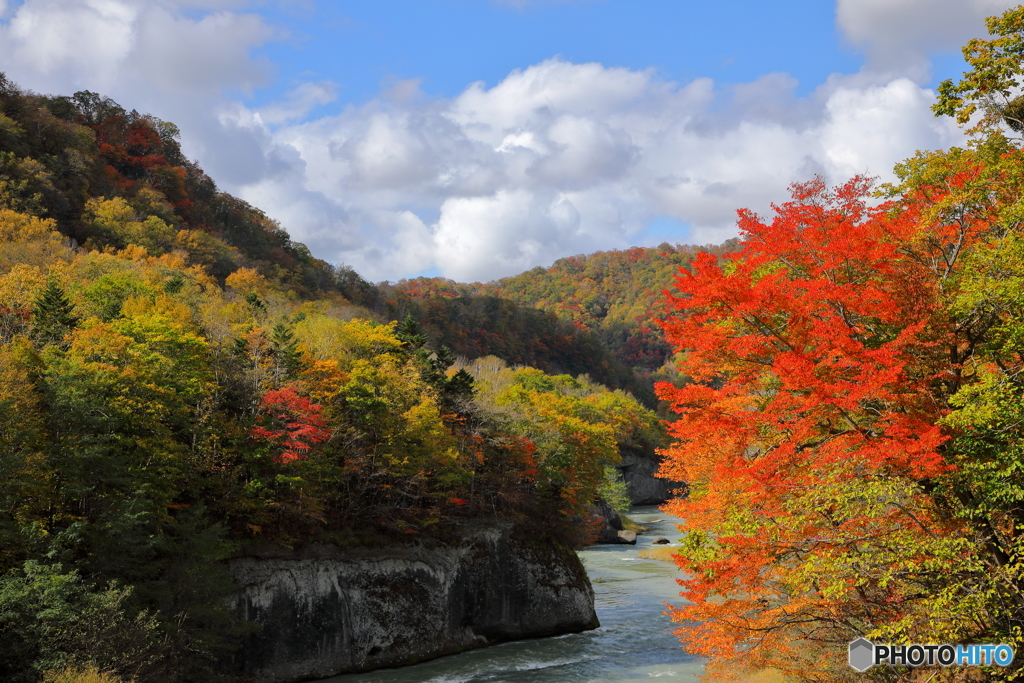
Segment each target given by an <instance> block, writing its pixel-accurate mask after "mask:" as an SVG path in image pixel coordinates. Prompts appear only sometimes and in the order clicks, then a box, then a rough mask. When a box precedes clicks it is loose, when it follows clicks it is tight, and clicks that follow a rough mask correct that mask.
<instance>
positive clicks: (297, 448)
mask: <svg viewBox="0 0 1024 683" xmlns="http://www.w3.org/2000/svg"><path fill="white" fill-rule="evenodd" d="M322 408H323V406H321V405H320V404H319V403H312V402H311V401H310V400H309V399H308V398H306V397H305V396H299V395H298V394H297V393H295V390H294V389H274V390H271V391H268V392H267V393H266V394H265V395H264V396H263V400H262V401H261V402H260V409H259V410H260V413H261V414H262V415H263V416H264V422H265V423H269V425H267V426H265V425H256V426H254V427H253V428H252V429H250V430H249V436H250V438H252V439H255V440H257V441H263V442H265V443H269V444H273V445H275V446H276V447H277V448H279V449H280V451H279V452H278V453H277V455H276V458H277V460H278V462H281V463H287V462H292V461H294V460H303V459H305V458H306V457H307V456H308V453H309V451H310V450H312V448H313V446H315V445H316V444H320V443H323V442H325V441H327V440H328V439H329V438H331V431H330V429H328V428H327V422H326V420H324V418H323V416H322V414H321V410H322Z"/></svg>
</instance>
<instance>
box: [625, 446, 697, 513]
mask: <svg viewBox="0 0 1024 683" xmlns="http://www.w3.org/2000/svg"><path fill="white" fill-rule="evenodd" d="M620 455H621V456H622V462H621V463H620V464H619V465H618V470H619V472H620V473H621V474H622V479H623V480H624V481H625V482H626V486H627V487H628V490H629V500H630V502H631V503H632V504H633V505H660V504H662V503H664V502H665V501H667V500H669V499H670V498H672V497H673V495H672V492H673V491H677V490H680V489H682V490H685V486H686V485H685V484H683V483H681V482H674V481H669V480H668V479H661V478H659V477H657V476H655V474H656V473H657V472H658V468H659V467H661V458H660V457H659V456H658V454H657V453H655V451H654V447H653V446H651V445H649V444H648V445H645V446H634V447H629V448H623V449H622V450H621V451H620Z"/></svg>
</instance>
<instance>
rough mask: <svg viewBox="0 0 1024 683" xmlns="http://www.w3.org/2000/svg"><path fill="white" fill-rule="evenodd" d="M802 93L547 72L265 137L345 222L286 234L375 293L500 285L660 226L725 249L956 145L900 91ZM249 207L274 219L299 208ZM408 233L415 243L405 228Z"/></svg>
mask: <svg viewBox="0 0 1024 683" xmlns="http://www.w3.org/2000/svg"><path fill="white" fill-rule="evenodd" d="M795 85H796V83H795V82H794V80H793V79H792V78H790V77H788V76H786V75H784V74H768V75H766V76H764V77H762V78H761V79H758V80H757V81H755V82H753V83H746V84H741V85H738V86H736V87H734V88H732V89H731V91H727V92H720V93H718V94H717V95H716V92H715V88H714V84H713V83H712V82H711V81H709V80H707V79H699V80H696V81H694V82H692V83H689V84H687V85H685V86H680V85H678V84H673V83H667V82H664V81H662V80H659V79H658V78H657V77H656V75H655V74H654V73H653V72H651V71H631V70H628V69H621V68H606V67H603V66H601V65H599V64H572V63H569V62H566V61H564V60H561V59H550V60H546V61H544V62H541V63H540V64H536V65H534V66H531V67H528V68H526V69H521V70H517V71H514V72H512V73H511V74H510V75H509V76H508V77H506V78H505V79H504V80H503V81H502V82H501V83H499V84H497V85H496V86H494V87H493V88H490V89H488V88H485V87H484V86H483V85H481V84H472V85H470V86H469V87H468V88H467V89H466V90H465V91H464V92H463V93H462V94H460V95H459V96H457V97H455V98H452V99H450V100H440V101H439V100H428V99H426V98H424V97H408V98H404V99H402V100H401V101H395V100H394V99H390V98H381V99H379V100H376V101H373V102H370V103H368V104H366V105H364V106H362V107H358V108H355V107H353V108H349V109H347V110H345V111H344V112H342V113H341V114H339V115H337V116H333V117H325V118H321V119H318V120H316V121H312V122H309V123H304V124H299V125H294V126H285V127H281V128H279V129H277V130H275V131H273V132H269V131H267V132H266V138H265V147H264V149H265V151H267V153H270V152H271V151H272V150H274V149H280V148H287V149H290V150H293V151H294V152H295V153H296V154H297V157H298V159H300V160H301V163H300V162H299V161H296V166H295V168H296V169H298V168H299V166H301V170H296V174H297V175H296V176H295V179H294V180H295V183H296V184H294V185H293V186H292V187H293V188H294V189H295V191H296V192H298V193H300V195H301V193H306V194H312V195H317V196H319V197H321V198H322V201H324V202H327V203H328V204H333V205H334V206H336V207H338V209H339V211H343V212H344V213H345V215H346V220H345V221H344V222H343V223H338V224H336V225H335V228H333V231H332V230H322V229H316V228H314V226H313V225H312V224H311V223H310V221H308V220H301V219H299V220H297V221H296V222H294V223H293V222H288V221H286V225H288V226H289V227H290V228H291V229H293V230H295V232H296V233H297V237H298V238H299V239H302V240H305V241H307V242H308V243H309V244H310V246H311V247H312V248H313V249H314V251H315V253H321V254H335V255H337V257H338V258H340V259H341V260H344V261H346V262H348V263H350V264H352V265H353V266H354V267H356V269H357V270H359V271H360V272H362V273H364V274H365V275H366V276H367V277H370V278H373V279H385V278H388V279H395V278H398V277H402V276H406V275H410V274H412V273H415V272H418V271H420V270H424V269H426V268H428V267H430V266H434V267H437V268H438V269H439V270H440V272H442V273H443V274H444V275H446V276H448V277H453V278H455V279H459V280H472V279H482V280H489V279H492V278H496V277H500V276H504V275H509V274H513V273H516V272H519V271H522V270H524V269H527V268H530V267H533V266H535V265H538V264H544V263H550V262H551V261H552V260H554V259H555V258H558V257H560V256H564V255H566V254H572V253H580V252H586V251H593V250H596V249H608V248H621V247H626V246H629V245H630V244H632V243H636V241H638V240H639V239H641V238H642V230H643V227H644V225H645V224H646V223H647V222H649V221H651V220H652V219H654V218H656V217H659V216H671V217H674V218H677V219H679V220H681V221H683V222H686V223H689V224H690V225H691V226H692V228H691V235H690V239H691V240H692V241H694V242H700V243H706V242H717V241H721V240H723V239H725V238H727V237H729V236H732V235H733V234H735V211H736V209H738V208H740V207H749V208H752V209H754V210H755V211H760V212H766V211H767V210H768V209H769V206H770V204H771V202H778V201H784V200H785V198H786V197H787V190H786V188H787V186H788V185H790V184H791V183H793V182H796V181H803V180H807V179H809V178H811V177H813V176H814V175H815V174H823V175H825V176H827V177H829V178H830V179H831V180H833V181H836V182H839V181H843V180H846V179H847V178H849V177H850V176H851V175H854V174H858V173H861V174H868V175H879V176H882V177H883V179H891V177H892V176H891V173H890V170H891V168H892V166H893V164H894V163H895V162H897V161H899V160H900V159H902V158H905V157H907V156H909V155H911V154H913V153H914V151H915V150H916V149H920V148H937V147H941V146H946V145H949V144H951V143H952V142H954V141H956V140H957V139H958V136H959V135H960V134H959V132H958V131H957V129H956V128H955V127H954V126H952V124H951V123H949V122H948V121H943V120H939V119H935V118H934V117H933V116H932V115H931V112H930V111H929V109H928V106H929V103H930V101H931V98H932V97H933V94H932V93H931V92H930V91H928V90H925V89H923V88H921V87H919V86H918V85H916V84H914V83H913V82H912V81H911V80H909V79H906V78H901V79H893V80H889V81H885V82H882V83H877V84H874V83H868V84H864V81H863V78H852V77H851V78H845V79H843V78H836V79H833V80H832V81H831V82H830V83H828V84H827V85H825V86H823V87H822V88H821V89H820V91H819V92H818V93H816V94H814V95H813V96H811V97H809V98H803V99H800V98H796V97H794V95H793V90H794V87H795ZM299 178H301V183H299V181H298V179H299ZM260 187H265V185H261V186H260ZM244 195H245V196H246V197H247V198H248V199H250V200H251V201H253V202H254V203H256V204H258V205H260V206H263V207H265V208H266V209H267V210H268V211H269V212H270V213H271V214H272V215H283V212H286V211H290V210H291V209H290V208H289V207H293V206H295V205H296V202H295V201H293V200H292V199H291V196H290V195H288V194H287V193H285V194H280V193H278V194H275V195H273V196H271V195H270V194H268V193H265V192H261V191H258V190H257V189H256V188H255V187H250V188H248V189H245V190H244ZM300 195H296V196H300ZM412 217H415V218H416V220H415V221H412V222H413V223H414V224H415V229H411V228H410V229H407V230H406V231H405V232H401V231H400V230H399V228H398V227H396V226H400V225H406V224H410V221H411V219H412ZM367 226H374V227H373V228H372V229H367ZM680 239H682V236H680ZM403 240H405V241H404V242H403ZM341 244H348V245H350V246H349V247H347V248H342V247H340V245H341ZM410 269H411V270H410Z"/></svg>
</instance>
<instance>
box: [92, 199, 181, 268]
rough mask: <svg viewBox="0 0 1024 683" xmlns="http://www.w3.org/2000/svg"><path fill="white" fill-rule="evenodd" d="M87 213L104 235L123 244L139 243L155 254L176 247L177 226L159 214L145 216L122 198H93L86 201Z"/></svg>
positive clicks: (137, 244) (94, 227)
mask: <svg viewBox="0 0 1024 683" xmlns="http://www.w3.org/2000/svg"><path fill="white" fill-rule="evenodd" d="M83 216H84V217H85V218H86V219H87V220H90V222H91V223H92V227H93V229H94V230H96V231H97V232H98V233H99V234H100V235H102V236H104V237H105V238H107V239H109V240H112V241H113V242H114V243H117V244H120V245H124V246H128V245H136V246H139V247H143V248H145V249H146V250H147V251H148V252H150V253H153V254H159V253H163V252H165V251H169V250H170V249H171V248H173V247H174V246H175V241H176V232H175V230H174V228H173V227H171V226H170V225H168V224H167V223H166V222H165V221H163V220H161V219H160V218H159V217H158V216H148V217H145V218H144V217H142V216H141V215H140V214H139V213H138V212H137V211H136V210H135V208H134V207H132V205H131V204H129V203H128V202H127V201H126V200H124V199H123V198H121V197H114V198H113V199H105V198H103V197H99V198H94V199H90V200H88V201H87V202H86V203H85V213H84V214H83Z"/></svg>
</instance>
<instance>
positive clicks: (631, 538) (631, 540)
mask: <svg viewBox="0 0 1024 683" xmlns="http://www.w3.org/2000/svg"><path fill="white" fill-rule="evenodd" d="M616 535H617V536H618V540H617V541H616V543H626V544H628V545H636V532H635V531H619V532H618V533H617V534H616Z"/></svg>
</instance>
